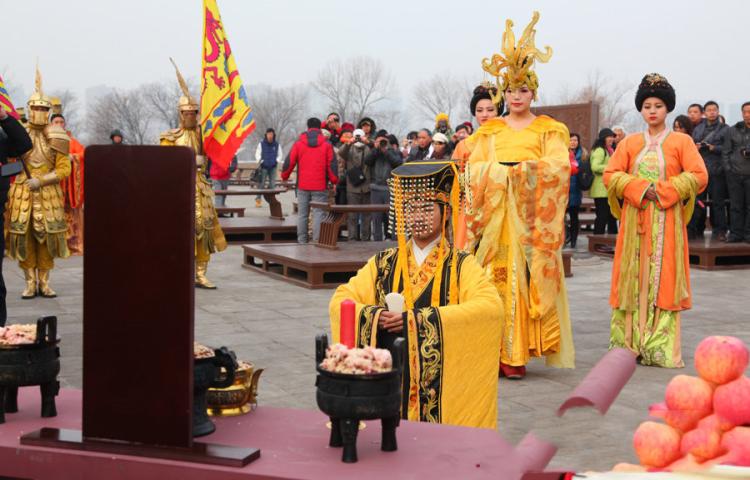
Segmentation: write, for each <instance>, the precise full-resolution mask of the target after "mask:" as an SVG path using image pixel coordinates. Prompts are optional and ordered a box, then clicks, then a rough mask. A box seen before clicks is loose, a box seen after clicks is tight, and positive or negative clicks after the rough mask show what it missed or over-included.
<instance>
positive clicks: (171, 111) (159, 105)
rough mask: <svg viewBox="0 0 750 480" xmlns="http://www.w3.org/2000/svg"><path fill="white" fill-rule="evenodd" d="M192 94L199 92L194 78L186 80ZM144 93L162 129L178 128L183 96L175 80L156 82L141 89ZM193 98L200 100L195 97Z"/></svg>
mask: <svg viewBox="0 0 750 480" xmlns="http://www.w3.org/2000/svg"><path fill="white" fill-rule="evenodd" d="M186 82H187V84H188V88H189V89H190V91H191V92H197V91H198V86H197V83H196V81H195V79H194V78H188V79H187V80H186ZM140 89H141V90H142V91H143V92H144V94H143V95H144V98H145V100H146V102H147V104H148V106H149V109H150V110H151V114H152V116H153V117H154V119H155V120H156V122H157V123H158V124H160V127H163V128H164V129H169V128H177V126H178V125H179V123H180V115H179V112H178V111H177V104H178V103H179V101H180V97H181V96H182V90H180V86H179V85H178V83H177V82H176V81H174V80H172V81H167V82H154V83H150V84H148V85H145V86H144V87H141V88H140ZM193 98H196V99H197V98H198V96H197V95H193Z"/></svg>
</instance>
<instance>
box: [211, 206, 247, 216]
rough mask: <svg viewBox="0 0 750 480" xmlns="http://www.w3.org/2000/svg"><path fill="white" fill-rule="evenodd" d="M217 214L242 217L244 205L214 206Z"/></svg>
mask: <svg viewBox="0 0 750 480" xmlns="http://www.w3.org/2000/svg"><path fill="white" fill-rule="evenodd" d="M216 213H217V214H218V215H229V216H230V217H244V216H245V207H216Z"/></svg>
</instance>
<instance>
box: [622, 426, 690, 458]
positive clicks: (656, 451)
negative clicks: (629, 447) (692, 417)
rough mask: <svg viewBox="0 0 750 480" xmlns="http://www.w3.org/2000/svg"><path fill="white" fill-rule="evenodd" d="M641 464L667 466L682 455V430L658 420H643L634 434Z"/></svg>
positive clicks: (634, 444) (636, 450)
mask: <svg viewBox="0 0 750 480" xmlns="http://www.w3.org/2000/svg"><path fill="white" fill-rule="evenodd" d="M633 447H634V448H635V453H636V455H637V456H638V460H640V462H641V465H645V466H649V467H657V468H661V467H665V466H667V465H669V464H670V463H672V462H674V461H675V460H677V459H678V458H679V457H680V432H678V431H677V430H675V429H674V428H672V427H670V426H669V425H664V424H663V423H657V422H643V423H641V424H640V426H639V427H638V429H637V430H636V431H635V434H634V435H633Z"/></svg>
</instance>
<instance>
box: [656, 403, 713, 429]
mask: <svg viewBox="0 0 750 480" xmlns="http://www.w3.org/2000/svg"><path fill="white" fill-rule="evenodd" d="M648 414H649V416H651V417H654V418H661V419H662V420H664V421H665V422H666V423H667V425H669V426H670V427H674V428H676V429H677V430H679V431H681V432H687V431H690V430H692V429H694V428H695V427H696V425H698V422H699V421H700V420H701V419H702V418H704V417H705V416H706V414H705V413H704V412H698V411H690V410H688V411H684V412H676V411H673V410H670V409H669V407H667V404H666V403H663V402H662V403H655V404H653V405H651V406H650V407H649V409H648Z"/></svg>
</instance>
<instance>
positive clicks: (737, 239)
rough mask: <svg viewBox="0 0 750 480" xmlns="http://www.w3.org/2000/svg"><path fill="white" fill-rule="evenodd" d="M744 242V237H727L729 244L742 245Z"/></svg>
mask: <svg viewBox="0 0 750 480" xmlns="http://www.w3.org/2000/svg"><path fill="white" fill-rule="evenodd" d="M741 242H743V239H742V237H738V236H736V235H729V236H728V237H727V243H741Z"/></svg>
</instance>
